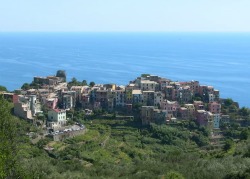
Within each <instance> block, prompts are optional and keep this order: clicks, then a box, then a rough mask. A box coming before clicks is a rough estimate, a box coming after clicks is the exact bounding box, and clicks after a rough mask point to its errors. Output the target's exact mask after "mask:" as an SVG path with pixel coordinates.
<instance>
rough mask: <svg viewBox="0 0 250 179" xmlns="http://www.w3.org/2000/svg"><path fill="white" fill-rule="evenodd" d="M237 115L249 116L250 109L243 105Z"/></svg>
mask: <svg viewBox="0 0 250 179" xmlns="http://www.w3.org/2000/svg"><path fill="white" fill-rule="evenodd" d="M239 115H241V116H249V115H250V110H249V109H248V108H246V107H243V108H241V109H240V110H239Z"/></svg>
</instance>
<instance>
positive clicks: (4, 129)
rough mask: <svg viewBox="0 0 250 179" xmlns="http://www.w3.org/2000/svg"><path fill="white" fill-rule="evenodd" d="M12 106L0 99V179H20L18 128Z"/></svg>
mask: <svg viewBox="0 0 250 179" xmlns="http://www.w3.org/2000/svg"><path fill="white" fill-rule="evenodd" d="M10 110H11V107H10V104H9V103H8V102H7V101H6V100H4V99H3V98H2V97H0V141H1V142H0V178H19V177H20V175H19V170H18V165H17V153H18V145H17V144H18V142H17V136H18V134H17V128H16V121H15V120H14V119H13V117H12V116H11V114H10Z"/></svg>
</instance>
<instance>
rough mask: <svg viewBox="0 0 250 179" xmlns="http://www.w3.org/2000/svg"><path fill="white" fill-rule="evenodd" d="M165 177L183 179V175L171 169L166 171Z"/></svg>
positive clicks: (167, 178)
mask: <svg viewBox="0 0 250 179" xmlns="http://www.w3.org/2000/svg"><path fill="white" fill-rule="evenodd" d="M166 179H184V177H183V176H182V175H181V174H180V173H178V172H176V171H171V172H169V173H167V175H166Z"/></svg>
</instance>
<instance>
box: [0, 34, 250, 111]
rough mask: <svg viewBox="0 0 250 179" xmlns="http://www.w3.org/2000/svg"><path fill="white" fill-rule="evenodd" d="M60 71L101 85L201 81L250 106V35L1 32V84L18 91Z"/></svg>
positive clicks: (222, 93)
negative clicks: (143, 79) (152, 79)
mask: <svg viewBox="0 0 250 179" xmlns="http://www.w3.org/2000/svg"><path fill="white" fill-rule="evenodd" d="M57 70H65V71H66V73H67V80H68V81H70V80H71V79H72V78H73V77H75V78H76V79H77V80H79V81H82V80H87V82H90V81H94V82H95V83H96V84H100V83H116V84H118V85H126V84H128V83H129V81H131V80H133V79H135V78H136V77H138V76H140V75H141V74H142V73H147V74H153V75H159V76H161V77H165V78H168V79H171V80H173V81H190V80H198V81H200V84H203V85H211V86H214V88H215V89H218V90H220V93H221V97H222V98H232V99H233V100H234V101H237V102H239V104H240V106H241V107H243V106H246V107H250V95H249V93H250V33H184V32H182V33H181V32H179V33H139V32H135V33H125V32H124V33H122V32H121V33H118V32H117V33H111V32H106V33H97V32H96V33H94V32H72V33H70V32H67V33H66V32H65V33H63V32H46V33H45V32H1V33H0V85H3V86H6V87H7V89H8V90H10V91H12V90H14V89H18V88H20V87H21V86H22V84H23V83H26V82H27V83H30V82H32V80H33V77H34V76H48V75H55V74H56V71H57Z"/></svg>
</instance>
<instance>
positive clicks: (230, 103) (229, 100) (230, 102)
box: [224, 98, 234, 106]
mask: <svg viewBox="0 0 250 179" xmlns="http://www.w3.org/2000/svg"><path fill="white" fill-rule="evenodd" d="M233 103H234V101H233V100H232V99H230V98H228V99H226V100H225V101H224V104H225V106H231V105H232V104H233Z"/></svg>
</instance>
